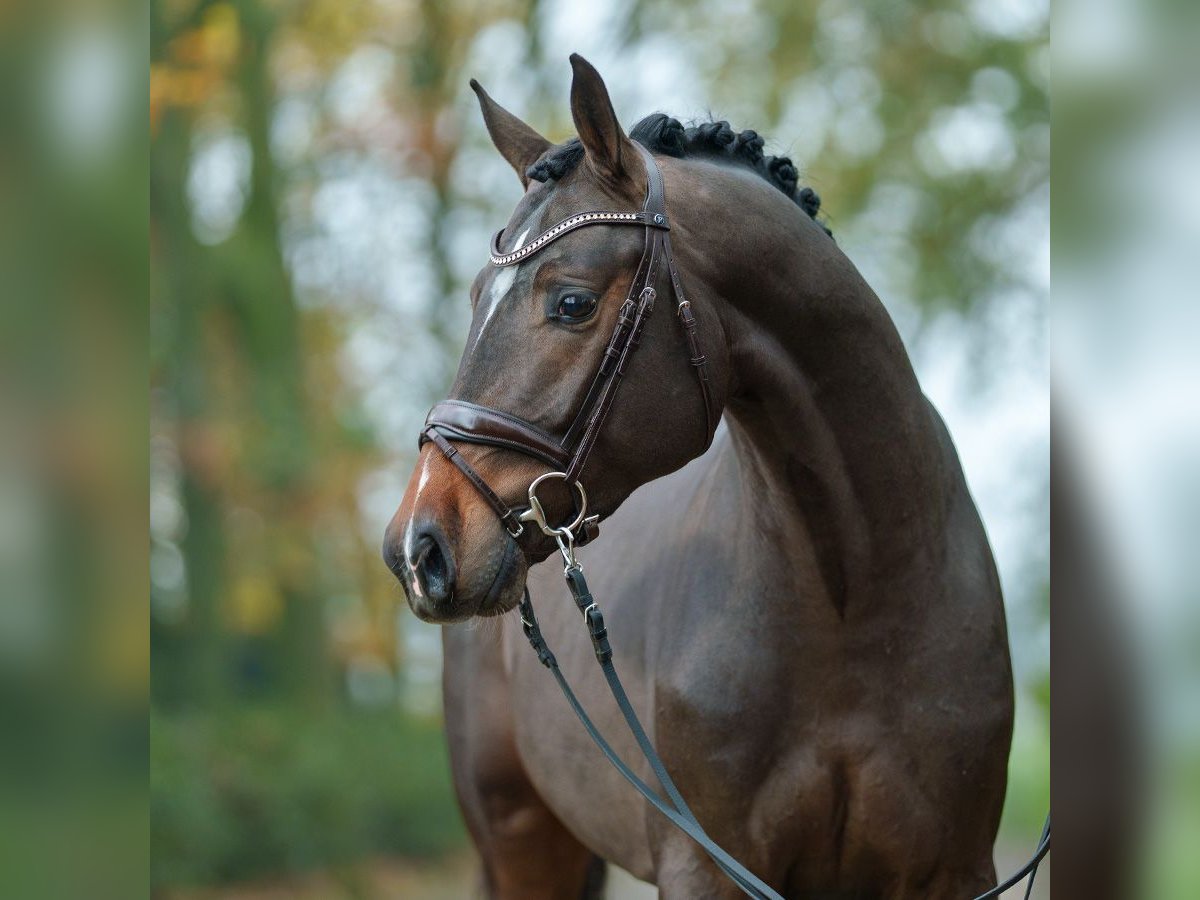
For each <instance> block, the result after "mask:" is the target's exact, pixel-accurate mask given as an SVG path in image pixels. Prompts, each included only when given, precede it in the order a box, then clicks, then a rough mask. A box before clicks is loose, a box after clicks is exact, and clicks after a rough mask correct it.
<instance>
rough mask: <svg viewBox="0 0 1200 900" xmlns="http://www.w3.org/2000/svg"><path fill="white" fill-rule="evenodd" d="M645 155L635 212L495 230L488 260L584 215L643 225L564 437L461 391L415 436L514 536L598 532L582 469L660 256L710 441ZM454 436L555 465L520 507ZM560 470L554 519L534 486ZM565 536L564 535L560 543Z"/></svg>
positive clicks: (658, 180)
mask: <svg viewBox="0 0 1200 900" xmlns="http://www.w3.org/2000/svg"><path fill="white" fill-rule="evenodd" d="M634 146H635V147H637V150H638V152H639V153H640V154H641V157H642V160H643V161H644V162H645V164H646V180H647V187H646V202H645V203H644V204H643V206H642V209H641V210H640V211H639V212H583V213H577V214H575V215H573V216H570V217H568V218H566V219H563V221H561V222H559V223H558V224H557V225H555V226H554V227H552V228H550V229H549V230H547V231H545V232H543V233H542V234H540V235H538V237H536V238H534V239H533V240H532V241H530V242H529V243H527V244H524V245H523V246H520V247H516V248H514V249H513V250H511V251H509V252H508V253H505V252H504V251H503V250H502V249H501V247H500V239H501V236H502V235H503V230H501V231H498V232H496V235H495V237H493V238H492V248H491V263H492V265H493V266H496V267H498V268H504V267H507V266H515V265H518V264H520V263H521V262H524V261H525V260H527V259H529V257H531V256H533V255H534V254H536V253H538V252H540V251H541V250H544V249H545V248H546V247H548V246H549V245H550V244H552V243H554V241H556V240H558V239H559V238H561V237H562V236H563V235H566V234H570V233H571V232H572V231H576V230H578V229H580V228H586V227H588V226H590V225H627V226H634V227H637V228H641V229H644V231H645V235H646V244H645V249H644V250H643V251H642V259H641V262H639V263H638V267H637V271H636V272H635V273H634V276H633V281H632V282H631V283H630V286H629V291H628V293H627V295H626V297H625V302H624V303H622V304H621V309H620V312H619V313H618V316H617V324H616V327H615V328H614V329H613V333H612V337H610V338H609V340H608V345H607V347H606V348H605V350H604V355H603V356H602V357H601V359H600V365H599V368H598V370H597V372H596V376H595V378H594V379H593V380H592V384H591V387H590V388H589V389H588V392H587V395H586V396H585V397H584V400H583V404H582V406H581V407H580V410H579V412H578V413H577V414H576V416H575V419H574V421H573V422H572V423H571V426H570V427H569V428H568V429H567V431H566V433H565V434H564V435H563V436H562V437H561V438H558V437H555V436H553V435H551V434H549V433H547V432H546V431H544V430H542V429H541V428H538V427H537V426H536V425H534V424H532V423H530V422H527V421H525V420H524V419H521V418H519V417H517V416H515V415H513V414H511V413H507V412H502V411H500V410H497V409H490V408H489V407H486V406H480V405H478V404H475V403H468V402H467V401H465V400H443V401H442V402H441V403H438V404H437V405H436V406H434V407H433V409H432V410H430V412H429V416H428V417H427V418H426V420H425V427H424V429H423V430H422V431H421V437H420V444H421V445H424V444H425V443H426V442H432V443H433V445H434V446H435V447H437V448H438V450H440V451H441V452H442V454H443V455H444V456H445V457H446V458H447V459H448V460H450V462H452V463H454V465H455V466H457V467H458V469H459V471H460V472H462V473H463V475H464V476H466V478H467V480H468V481H469V482H471V484H472V485H473V486H474V487H475V489H476V490H477V491H478V492H479V494H480V495H481V496H482V497H483V499H484V500H485V501H487V503H488V505H489V506H491V508H492V509H493V510H495V512H496V515H497V516H499V517H500V521H501V522H502V523H503V524H504V527H505V529H506V530H507V531H508V533H509V534H510V535H512V536H513V537H514V538H518V537H520V536H521V535H522V534H523V533H524V531H525V526H524V523H525V522H536V523H537V524H538V525H539V526H540V527H541V529H542V531H543V532H544V533H546V534H548V535H550V536H552V537H554V538H555V539H556V540H557V541H558V542H559V546H560V548H564V553H565V552H566V550H565V547H569V546H571V545H573V544H576V543H579V544H582V543H586V542H587V541H588V540H590V539H592V538H593V537H595V534H596V530H597V527H598V525H599V521H600V517H599V515H593V516H588V515H587V493H586V492H585V491H584V488H583V484H582V483H581V481H580V480H579V479H580V474H581V473H582V472H583V469H584V466H585V465H587V461H588V457H589V456H591V453H592V450H593V449H594V448H595V446H596V440H597V439H598V437H599V436H600V429H601V428H602V427H603V425H604V420H605V419H606V418H607V417H608V414H609V412H610V411H611V410H612V406H613V401H614V400H615V398H616V395H617V388H618V386H619V385H620V383H621V378H622V377H623V376H624V375H625V370H626V368H627V367H628V365H629V359H630V357H631V356H632V355H633V351H634V350H636V349H637V347H638V345H639V344H640V343H641V340H642V333H643V331H644V330H645V327H646V322H647V320H648V319H649V318H650V314H651V313H652V312H653V311H654V303H655V300H656V299H657V297H658V292H657V290H656V289H655V287H654V285H655V283H656V281H657V279H658V275H659V269H660V267H661V266H662V265H663V264H664V263H665V265H666V269H667V275H668V279H669V281H670V286H671V291H672V293H673V294H674V297H675V301H676V314H677V316H678V317H679V322H680V324H681V325H682V326H683V332H684V336H685V337H686V338H687V349H688V351H689V353H690V359H689V361H690V362H691V364H692V366H693V368H694V369H695V370H696V377H697V379H698V380H699V383H700V393H701V395H702V397H703V400H704V447H703V449H705V450H706V449H708V445H709V444H710V443H711V442H712V436H713V431H714V429H715V423H716V419H717V414H716V411H715V410H714V409H713V403H712V390H711V387H710V385H709V378H708V365H707V360H706V359H705V356H704V354H703V353H702V352H701V350H700V342H699V339H698V338H697V336H696V317H695V315H694V314H693V312H692V305H691V303H690V302H689V301H688V300H687V298H686V297H685V295H684V293H683V283H682V281H681V280H680V278H679V270H678V269H677V268H676V266H675V259H674V257H673V256H672V255H671V237H670V230H671V226H670V223H669V222H668V221H667V208H666V197H665V196H664V191H663V179H662V173H661V172H660V171H659V168H658V164H657V163H656V162H655V161H654V157H653V156H651V155H650V153H649V151H647V150H646V149H645V148H644V147H642V146H641V145H639V144H635V145H634ZM454 441H461V442H464V443H470V444H485V445H488V446H492V447H501V448H504V449H507V450H516V451H517V452H519V453H523V454H525V455H526V456H530V457H533V458H534V459H536V460H538V461H539V462H541V463H543V464H545V465H547V466H549V467H550V468H551V470H550V471H549V472H547V473H546V474H544V475H542V476H541V477H539V478H538V479H536V480H535V481H534V482H533V483H532V484H531V485H530V486H529V489H528V500H529V506H528V508H526V509H524V510H522V511H521V512H517V511H516V510H514V509H512V508H511V507H509V506H508V504H506V503H505V502H504V501H503V500H502V499H501V498H500V495H499V494H498V493H496V491H494V490H493V489H492V488H491V486H490V485H489V484H488V483H487V481H486V480H485V479H484V478H483V476H482V475H480V474H479V473H478V472H477V471H476V470H475V469H474V467H472V466H471V464H470V463H468V462H467V461H466V460H465V459H463V457H462V454H461V453H459V452H458V449H457V448H456V447H455V446H454V443H453V442H454ZM553 478H557V479H561V480H562V481H564V482H565V483H566V484H568V485H571V486H573V487H574V490H575V493H576V494H577V495H578V506H577V507H576V514H575V517H574V519H573V520H572V521H571V522H569V523H567V524H564V525H559V526H551V525H549V524H548V523H547V522H546V517H545V512H544V510H543V508H542V504H541V503H540V502H539V500H538V497H537V488H538V486H539V485H540V484H541V483H542V482H544V481H546V480H547V479H553ZM564 542H565V544H564Z"/></svg>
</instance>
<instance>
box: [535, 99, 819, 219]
mask: <svg viewBox="0 0 1200 900" xmlns="http://www.w3.org/2000/svg"><path fill="white" fill-rule="evenodd" d="M629 136H630V137H631V138H632V139H633V140H635V141H637V142H638V143H639V144H641V145H642V146H643V147H645V148H646V149H647V150H650V151H651V152H653V153H661V154H663V155H664V156H674V157H676V158H678V159H685V158H688V157H694V158H703V159H712V160H723V161H728V162H731V163H735V164H737V165H741V166H745V167H746V168H748V169H750V170H751V171H753V172H755V173H756V174H757V175H758V176H759V177H760V178H762V179H763V180H764V181H766V182H768V183H769V184H771V185H772V186H774V187H775V188H777V189H778V190H780V191H782V192H783V193H784V194H785V195H786V196H787V197H789V198H791V200H792V202H794V203H795V204H796V205H797V206H799V207H800V208H801V209H802V210H804V211H805V212H806V213H808V215H809V216H810V217H811V218H812V219H813V221H815V222H816V223H817V224H818V225H820V226H821V227H822V228H824V229H825V233H826V234H832V232H831V231H830V230H829V228H828V227H827V226H826V225H825V223H824V222H822V221H821V220H820V219H819V218H818V217H817V216H818V213H820V211H821V198H820V197H819V196H817V193H816V191H814V190H813V189H812V188H810V187H800V186H799V178H800V173H799V172H797V171H796V166H795V165H794V164H793V163H792V161H791V160H790V159H789V158H788V157H786V156H766V155H765V154H764V153H763V143H764V142H763V138H762V137H761V136H759V134H758V132H756V131H750V130H746V131H742V132H735V131H734V130H733V129H732V128H731V127H730V125H729V123H728V122H724V121H722V122H701V123H699V124H696V125H692V126H690V127H686V128H685V127H684V126H683V124H682V123H681V122H680V121H679V120H678V119H674V118H672V117H670V116H668V115H666V114H664V113H652V114H651V115H648V116H646V118H644V119H642V120H641V121H640V122H638V123H637V124H636V125H634V126H633V130H632V131H630V132H629ZM582 159H583V145H582V144H581V143H580V142H579V138H571V140H569V141H567V142H566V143H564V144H559V145H558V146H556V147H553V148H551V149H550V150H547V151H546V153H544V154H543V155H542V157H541V158H540V159H538V161H537V162H535V163H534V164H533V165H531V166H530V167H529V168H528V169H526V170H525V175H526V176H527V177H529V178H532V179H534V180H535V181H549V180H550V179H559V178H562V177H563V176H564V175H566V174H567V173H568V172H571V171H572V170H574V168H575V167H576V166H577V165H579V162H580V161H581V160H582Z"/></svg>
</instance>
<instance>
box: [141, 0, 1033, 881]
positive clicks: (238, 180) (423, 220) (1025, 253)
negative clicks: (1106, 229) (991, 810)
mask: <svg viewBox="0 0 1200 900" xmlns="http://www.w3.org/2000/svg"><path fill="white" fill-rule="evenodd" d="M1048 30H1049V22H1048V8H1047V5H1046V3H1045V2H1044V0H1005V2H1002V3H995V2H978V0H963V2H955V0H940V2H930V3H925V4H895V3H889V2H882V0H863V2H857V3H844V2H832V0H831V2H824V3H805V4H798V3H794V2H784V0H707V2H705V0H695V2H690V0H677V2H655V3H650V2H637V0H614V2H597V3H587V4H583V3H579V4H572V3H552V2H534V0H525V2H518V0H513V2H480V0H476V2H467V0H428V2H419V0H408V2H345V0H298V2H252V0H245V2H198V0H161V2H158V3H155V4H154V6H153V9H152V24H151V31H150V35H151V41H150V54H151V61H150V141H151V154H152V155H151V162H150V250H151V262H152V276H151V306H150V321H149V333H150V353H151V357H150V384H151V395H150V423H151V424H150V458H149V471H150V496H149V509H150V560H149V566H150V642H151V648H152V653H153V661H154V675H153V679H152V682H151V685H150V697H151V754H152V758H151V781H150V807H151V815H152V831H151V854H152V859H151V867H150V873H151V883H152V887H153V890H154V891H155V892H156V893H157V894H160V895H162V896H179V897H191V896H239V897H240V896H260V895H261V896H268V895H270V896H277V895H279V892H280V891H282V892H283V894H285V895H298V896H314V897H316V896H322V897H324V896H363V897H375V896H380V897H382V896H389V897H393V896H404V897H408V896H412V897H438V896H446V897H458V896H463V895H465V894H466V893H467V892H469V889H470V885H471V884H472V883H473V873H472V860H471V855H470V853H469V851H468V850H467V843H466V839H465V835H464V831H463V827H462V825H461V823H460V820H459V816H458V813H457V810H456V807H455V804H454V799H453V795H452V791H451V787H450V781H449V777H448V773H447V763H446V757H445V750H444V746H443V740H442V736H441V731H440V721H439V710H440V699H439V677H440V658H439V651H440V635H439V633H438V630H437V629H436V628H434V627H432V626H428V625H424V624H421V623H420V622H418V621H417V620H416V619H415V618H413V617H412V616H411V615H409V614H408V611H407V608H406V607H405V605H404V602H403V598H402V594H401V591H400V589H399V587H398V585H397V584H396V583H395V581H394V579H393V578H392V576H391V575H390V573H388V572H387V570H386V569H385V567H384V566H383V564H382V563H381V561H380V558H379V549H378V548H379V545H380V541H381V538H382V534H383V529H384V525H385V524H386V522H387V520H388V519H389V518H390V516H391V514H392V512H393V511H394V509H395V507H396V505H397V504H398V502H399V500H400V497H401V495H402V493H403V490H404V486H405V484H406V483H407V479H408V474H409V472H410V470H411V466H412V462H413V460H414V457H415V451H416V440H415V436H416V434H417V430H418V426H419V424H420V423H421V421H422V420H423V417H424V414H425V412H426V410H427V409H428V407H429V406H430V405H431V403H432V402H433V401H434V400H436V399H438V398H440V397H441V396H443V395H444V394H445V391H446V389H447V387H448V385H449V382H450V379H451V376H452V374H453V371H454V369H455V367H456V364H457V360H458V356H459V352H460V349H461V346H462V342H463V339H464V337H465V332H466V327H467V323H468V319H469V306H468V299H467V287H468V285H469V283H470V280H471V279H472V278H473V277H474V275H475V273H476V272H477V271H478V269H479V268H480V267H481V265H482V264H483V263H484V262H485V261H486V247H487V241H488V237H489V235H490V234H491V232H492V231H494V230H495V229H496V228H497V227H499V225H500V224H503V222H504V221H505V220H506V219H507V217H508V214H509V212H510V211H511V209H512V207H513V206H514V205H515V203H516V201H517V200H518V198H519V196H520V186H519V183H518V181H517V179H516V177H515V176H514V175H513V173H512V171H511V170H510V168H509V167H508V165H507V164H506V163H505V162H504V161H503V160H502V159H501V158H500V157H499V156H498V154H496V153H495V151H494V150H493V148H492V147H491V144H490V142H489V140H488V138H487V135H486V132H485V131H484V128H483V126H482V122H481V120H480V117H479V114H478V111H477V106H476V102H475V98H474V96H473V94H472V93H471V92H470V91H469V90H468V89H467V80H468V78H470V77H476V78H478V79H479V80H480V81H481V82H482V83H483V84H484V86H485V87H486V88H487V89H488V90H489V91H490V92H491V93H492V94H493V95H494V96H495V97H496V98H497V99H498V100H499V101H500V102H501V103H502V104H504V105H506V106H507V107H509V108H510V109H511V110H513V111H514V112H516V113H517V114H518V115H521V116H522V117H523V118H525V119H526V120H527V121H529V122H530V123H531V124H533V125H534V126H535V127H536V128H538V129H539V130H540V131H542V132H543V133H545V134H547V135H548V136H550V137H551V138H552V139H555V140H562V139H565V138H567V137H569V136H570V135H571V134H572V132H573V129H572V127H571V122H570V114H569V109H568V105H567V94H568V89H569V83H570V78H569V73H570V68H569V65H568V63H567V54H568V53H569V52H571V51H578V52H580V53H582V54H583V55H584V56H586V57H587V58H588V59H589V60H590V61H591V62H592V63H593V64H595V65H596V66H597V67H598V68H599V70H600V72H601V73H602V74H603V75H604V77H605V79H606V80H607V83H608V86H609V89H610V91H611V92H612V96H613V100H614V103H615V105H616V108H617V110H618V113H619V115H620V116H621V118H622V120H623V121H624V123H625V124H626V126H627V127H628V126H631V125H632V124H633V123H634V122H635V121H637V120H638V119H639V118H641V117H642V116H643V115H645V114H647V113H650V112H654V111H660V110H661V111H664V112H668V113H670V114H672V115H674V116H676V117H678V118H680V119H682V120H684V121H685V122H686V121H688V120H690V119H696V118H700V119H706V118H709V117H715V118H722V119H728V120H729V121H731V122H732V123H733V125H734V127H735V129H739V130H740V129H743V128H754V129H755V130H757V131H759V132H760V133H761V134H762V135H764V136H765V137H766V138H767V152H770V153H783V154H787V155H790V156H791V157H792V158H793V159H794V160H795V161H796V163H797V166H798V167H799V168H800V170H801V172H802V183H804V184H808V185H811V186H813V187H814V188H815V189H816V190H817V192H818V193H819V194H820V195H821V196H822V198H823V199H824V207H823V209H824V212H825V216H826V220H827V223H828V224H829V226H830V227H831V228H832V230H833V233H834V235H835V237H836V239H837V240H838V242H839V244H840V245H841V247H842V248H843V249H844V250H845V251H846V252H847V254H848V255H849V256H850V258H851V259H852V260H854V261H855V263H856V264H857V265H858V266H859V267H860V268H861V269H862V270H863V272H864V274H865V275H866V277H867V279H868V281H869V282H870V283H871V284H872V285H873V286H874V287H875V289H876V290H877V292H878V293H879V295H880V296H881V297H882V299H883V301H884V302H885V304H886V305H887V307H888V309H889V310H890V312H891V314H892V315H893V317H894V318H895V319H896V321H897V323H898V325H899V327H900V329H901V332H902V334H903V336H904V338H905V340H906V343H907V345H908V347H909V349H910V352H911V354H912V356H913V359H914V362H915V364H916V367H917V370H918V374H919V376H920V377H921V380H922V383H923V385H924V387H925V390H926V392H927V393H928V394H929V395H930V397H931V398H932V399H933V400H934V402H935V404H936V405H937V406H938V407H939V409H940V410H941V411H942V413H943V415H944V416H945V418H946V420H947V422H948V424H949V427H950V429H951V432H952V434H953V435H954V437H955V440H956V441H957V444H958V447H959V450H960V453H961V455H962V458H963V462H964V465H965V467H966V471H967V475H968V479H969V482H970V485H971V488H972V491H973V492H974V495H975V497H976V499H977V501H978V503H979V506H980V509H981V511H982V514H983V517H984V520H985V522H986V525H987V528H988V532H989V535H990V538H991V540H992V543H993V547H994V549H995V553H996V556H997V559H998V562H999V566H1000V570H1001V574H1002V578H1003V583H1004V588H1005V594H1006V598H1007V603H1008V615H1009V625H1010V629H1011V637H1012V648H1013V655H1014V662H1015V665H1016V673H1017V679H1018V686H1017V690H1018V725H1017V733H1016V738H1015V741H1014V747H1013V755H1012V763H1011V787H1010V791H1009V799H1008V806H1007V808H1006V812H1005V817H1004V823H1003V829H1002V837H1001V843H1000V846H999V849H998V854H999V859H1000V866H1001V867H1002V868H1010V867H1015V865H1016V864H1018V863H1019V862H1021V861H1023V859H1024V858H1025V856H1026V855H1027V854H1028V852H1030V851H1031V850H1032V848H1033V846H1034V845H1035V843H1036V839H1037V836H1038V832H1039V830H1040V827H1041V820H1042V816H1043V815H1044V812H1045V809H1046V806H1047V804H1048V802H1049V770H1048V766H1049V737H1048V735H1049V725H1048V715H1049V709H1048V706H1049V674H1048V673H1049V621H1048V618H1049V611H1048V610H1049V607H1048V593H1049V446H1050V443H1049V430H1050V427H1049V426H1050V390H1049V367H1048V363H1047V340H1048V333H1047V332H1048V302H1047V301H1048V295H1049V288H1050V262H1049V260H1050V235H1049V215H1050V213H1049V207H1050V182H1049V177H1050V119H1049V100H1048V90H1049V84H1048V82H1049V72H1050V56H1049V44H1048ZM619 886H620V885H619V883H618V888H619ZM624 895H626V894H622V896H624ZM627 895H628V896H635V895H636V892H635V893H628V894H627Z"/></svg>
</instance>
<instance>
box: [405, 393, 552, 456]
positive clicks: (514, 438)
mask: <svg viewBox="0 0 1200 900" xmlns="http://www.w3.org/2000/svg"><path fill="white" fill-rule="evenodd" d="M431 428H432V429H434V430H435V431H437V432H440V433H441V434H442V436H443V437H446V438H450V439H451V440H459V441H466V442H467V443H471V444H488V445H490V446H493V447H502V448H504V449H506V450H517V451H519V452H521V453H524V454H526V455H527V456H532V457H534V458H535V459H538V460H540V461H541V462H544V463H545V464H546V465H548V466H553V467H554V468H556V469H564V468H566V466H567V465H568V464H569V463H570V461H571V454H570V453H568V452H567V451H566V450H565V449H564V448H563V445H562V444H561V443H559V441H558V439H557V438H555V437H553V436H552V435H549V434H547V433H546V432H544V431H542V430H541V429H540V428H538V427H537V426H535V425H531V424H529V423H528V422H526V421H524V420H523V419H518V418H517V417H516V416H513V415H509V414H508V413H506V412H501V411H500V410H498V409H489V408H488V407H486V406H479V405H478V404H475V403H468V402H467V401H466V400H443V401H442V402H441V403H438V404H437V405H436V406H434V408H433V409H431V410H430V411H429V415H428V416H427V417H426V418H425V429H424V431H423V432H422V439H421V443H422V444H423V443H425V440H427V438H426V437H425V434H426V433H427V432H428V431H429V430H430V429H431Z"/></svg>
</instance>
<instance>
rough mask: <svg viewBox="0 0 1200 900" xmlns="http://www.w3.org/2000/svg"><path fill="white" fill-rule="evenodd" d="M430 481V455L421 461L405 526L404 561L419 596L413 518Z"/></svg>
mask: <svg viewBox="0 0 1200 900" xmlns="http://www.w3.org/2000/svg"><path fill="white" fill-rule="evenodd" d="M428 483H429V457H428V456H426V457H425V460H424V461H423V462H422V463H421V477H420V478H418V479H417V492H416V493H415V494H413V502H412V511H411V512H410V513H409V514H408V525H407V526H405V528H404V561H405V562H406V563H408V570H409V572H411V573H412V586H413V592H414V593H415V594H416V595H417V596H418V597H423V596H424V594H422V593H421V579H419V578H418V577H417V568H416V566H414V565H413V519H415V518H416V516H417V502H418V501H419V500H420V499H421V491H422V490H423V489H424V487H425V485H426V484H428Z"/></svg>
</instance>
